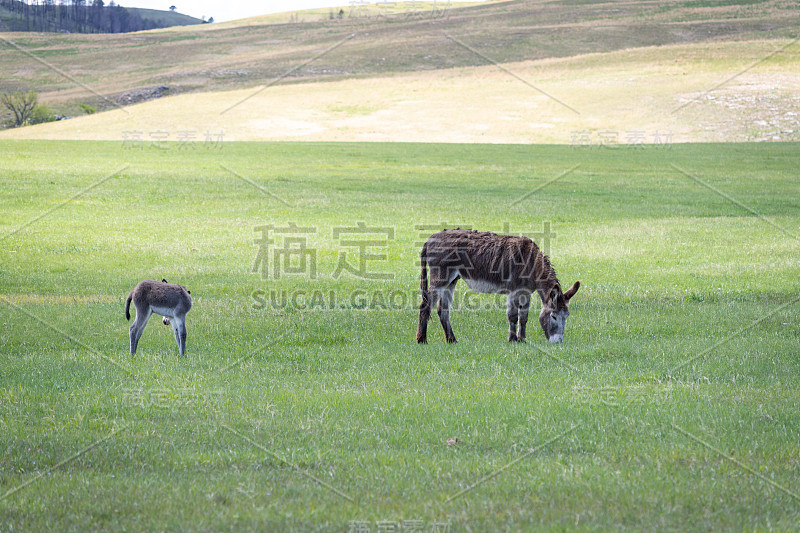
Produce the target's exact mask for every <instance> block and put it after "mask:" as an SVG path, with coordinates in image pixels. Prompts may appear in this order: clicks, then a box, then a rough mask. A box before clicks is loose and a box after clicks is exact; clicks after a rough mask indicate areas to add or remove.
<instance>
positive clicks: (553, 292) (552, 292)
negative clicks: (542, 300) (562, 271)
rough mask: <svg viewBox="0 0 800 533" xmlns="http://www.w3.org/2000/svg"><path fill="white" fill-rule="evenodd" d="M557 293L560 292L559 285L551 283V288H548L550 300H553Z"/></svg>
mask: <svg viewBox="0 0 800 533" xmlns="http://www.w3.org/2000/svg"><path fill="white" fill-rule="evenodd" d="M559 294H561V285H559V284H558V283H556V284H555V285H553V288H552V289H550V294H549V295H548V298H549V300H550V301H551V302H555V301H556V299H557V298H558V295H559Z"/></svg>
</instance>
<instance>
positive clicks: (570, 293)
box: [564, 281, 581, 301]
mask: <svg viewBox="0 0 800 533" xmlns="http://www.w3.org/2000/svg"><path fill="white" fill-rule="evenodd" d="M580 288H581V282H580V281H576V282H575V283H573V284H572V287H570V288H569V290H568V291H567V292H565V293H564V298H566V299H567V301H569V299H570V298H572V297H573V296H575V293H576V292H578V289H580Z"/></svg>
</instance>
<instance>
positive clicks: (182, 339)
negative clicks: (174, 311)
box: [170, 316, 186, 357]
mask: <svg viewBox="0 0 800 533" xmlns="http://www.w3.org/2000/svg"><path fill="white" fill-rule="evenodd" d="M170 322H171V323H172V329H173V331H174V332H175V341H176V342H177V343H178V352H179V353H180V354H181V357H184V356H185V355H186V317H185V316H183V317H178V316H175V317H172V320H170Z"/></svg>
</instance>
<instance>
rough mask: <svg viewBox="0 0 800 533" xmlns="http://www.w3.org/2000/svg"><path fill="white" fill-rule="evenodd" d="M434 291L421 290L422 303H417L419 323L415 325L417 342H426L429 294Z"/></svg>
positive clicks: (429, 312) (429, 306)
mask: <svg viewBox="0 0 800 533" xmlns="http://www.w3.org/2000/svg"><path fill="white" fill-rule="evenodd" d="M432 294H436V293H435V291H423V293H422V303H421V304H419V325H418V326H417V343H419V344H427V342H428V319H430V317H431V306H432V305H433V304H432V303H431V296H432Z"/></svg>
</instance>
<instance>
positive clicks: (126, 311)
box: [125, 291, 133, 320]
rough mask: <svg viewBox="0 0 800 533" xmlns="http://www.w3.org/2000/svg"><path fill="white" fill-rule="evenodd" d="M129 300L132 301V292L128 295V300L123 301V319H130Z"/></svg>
mask: <svg viewBox="0 0 800 533" xmlns="http://www.w3.org/2000/svg"><path fill="white" fill-rule="evenodd" d="M131 300H133V291H131V293H130V294H129V295H128V299H127V300H126V301H125V319H126V320H130V319H131Z"/></svg>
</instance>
